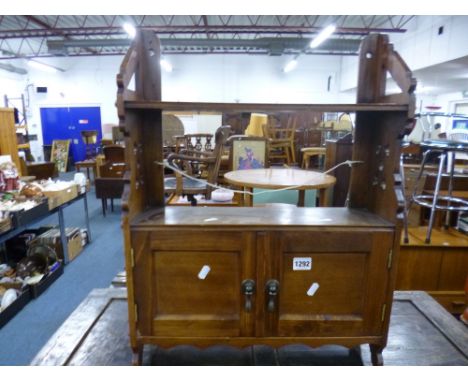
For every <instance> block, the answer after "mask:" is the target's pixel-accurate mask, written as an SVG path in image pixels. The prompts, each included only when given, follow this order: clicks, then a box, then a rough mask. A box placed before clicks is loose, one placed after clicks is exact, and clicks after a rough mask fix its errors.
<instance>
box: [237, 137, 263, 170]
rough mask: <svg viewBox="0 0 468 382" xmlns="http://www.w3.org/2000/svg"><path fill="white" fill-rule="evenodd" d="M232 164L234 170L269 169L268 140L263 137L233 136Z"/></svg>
mask: <svg viewBox="0 0 468 382" xmlns="http://www.w3.org/2000/svg"><path fill="white" fill-rule="evenodd" d="M229 140H230V141H231V142H232V149H231V155H230V157H231V158H230V164H231V169H232V170H247V169H256V168H266V167H268V150H267V140H266V138H263V137H249V136H244V135H240V136H232V137H230V138H229Z"/></svg>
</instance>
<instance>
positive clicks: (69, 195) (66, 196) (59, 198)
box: [43, 184, 78, 210]
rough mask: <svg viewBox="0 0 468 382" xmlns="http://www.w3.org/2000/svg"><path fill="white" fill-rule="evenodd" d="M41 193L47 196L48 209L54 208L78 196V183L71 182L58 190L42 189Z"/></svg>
mask: <svg viewBox="0 0 468 382" xmlns="http://www.w3.org/2000/svg"><path fill="white" fill-rule="evenodd" d="M43 193H44V195H45V196H47V198H49V210H53V209H54V208H56V207H58V206H60V205H62V204H65V203H66V202H68V201H70V200H72V199H75V198H76V197H77V196H78V185H76V184H72V185H71V186H69V187H67V188H65V189H63V190H60V191H44V192H43Z"/></svg>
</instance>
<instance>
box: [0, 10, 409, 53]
mask: <svg viewBox="0 0 468 382" xmlns="http://www.w3.org/2000/svg"><path fill="white" fill-rule="evenodd" d="M413 18H414V16H409V15H405V16H386V15H385V16H384V15H379V16H372V15H365V16H356V15H353V16H345V15H342V16H339V15H335V16H326V15H320V16H311V15H309V16H298V15H294V16H292V15H290V16H287V15H283V16H274V15H268V16H240V15H235V16H213V15H208V16H206V15H205V16H203V15H198V16H182V15H177V16H167V15H166V16H154V15H152V16H110V15H106V16H96V15H93V16H39V15H35V16H27V15H24V16H19V15H18V16H14V15H7V16H0V60H1V59H14V58H34V57H53V56H102V55H122V54H124V53H125V52H126V51H127V49H128V46H129V44H130V41H131V40H130V39H129V37H128V35H127V34H126V33H125V32H124V30H123V28H122V25H123V24H124V23H125V22H130V23H132V24H133V25H134V26H135V27H136V28H137V29H151V30H154V31H155V32H156V33H157V34H158V35H159V37H160V39H161V45H162V52H163V54H165V55H167V54H207V53H208V54H217V53H218V54H263V55H273V56H278V55H283V54H290V55H297V54H327V55H356V54H357V51H358V48H359V43H360V41H361V39H362V38H364V37H365V36H366V35H368V34H369V33H404V32H405V31H406V29H405V26H406V25H407V24H408V22H409V21H410V20H411V19H413ZM331 23H333V24H335V25H336V27H337V29H336V31H335V33H334V35H333V38H330V39H329V40H327V41H326V42H325V43H323V44H322V45H320V47H318V48H316V49H310V48H309V42H310V40H311V39H312V38H313V37H315V36H316V35H317V33H318V32H319V31H320V30H322V29H323V28H324V27H326V26H327V25H329V24H331Z"/></svg>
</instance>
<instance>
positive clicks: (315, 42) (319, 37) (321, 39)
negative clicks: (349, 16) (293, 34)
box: [310, 25, 336, 48]
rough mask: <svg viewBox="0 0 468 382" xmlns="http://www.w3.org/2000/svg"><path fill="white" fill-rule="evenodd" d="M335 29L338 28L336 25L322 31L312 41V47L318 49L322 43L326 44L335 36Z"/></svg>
mask: <svg viewBox="0 0 468 382" xmlns="http://www.w3.org/2000/svg"><path fill="white" fill-rule="evenodd" d="M335 29H336V26H334V25H329V26H328V27H326V28H325V29H322V31H321V32H320V33H319V34H318V35H317V36H316V37H315V38H314V39H313V40H312V41H311V43H310V47H311V48H317V47H318V46H319V45H320V44H321V43H322V42H324V41H325V40H326V39H327V38H328V37H330V36H331V35H332V34H333V32H334V31H335Z"/></svg>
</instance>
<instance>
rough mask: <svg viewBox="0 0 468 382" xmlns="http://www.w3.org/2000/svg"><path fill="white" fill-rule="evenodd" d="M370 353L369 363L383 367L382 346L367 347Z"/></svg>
mask: <svg viewBox="0 0 468 382" xmlns="http://www.w3.org/2000/svg"><path fill="white" fill-rule="evenodd" d="M369 347H370V351H371V361H372V365H374V366H383V357H382V351H383V349H384V348H383V346H380V345H369Z"/></svg>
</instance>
